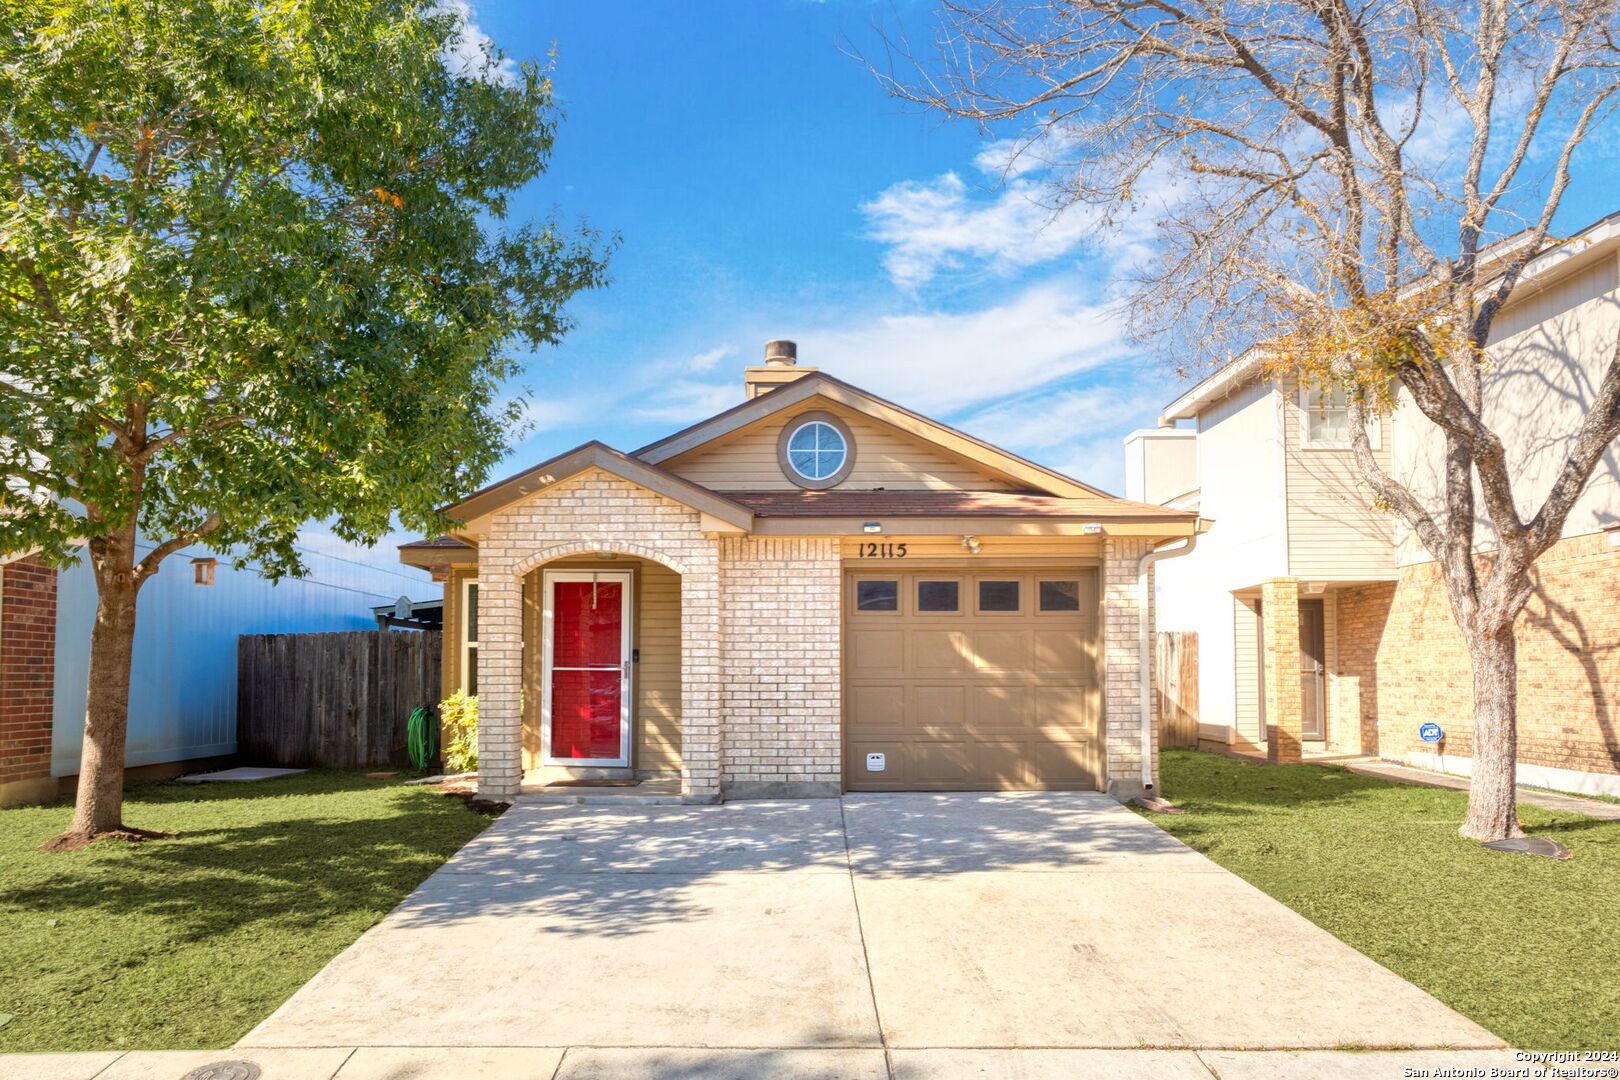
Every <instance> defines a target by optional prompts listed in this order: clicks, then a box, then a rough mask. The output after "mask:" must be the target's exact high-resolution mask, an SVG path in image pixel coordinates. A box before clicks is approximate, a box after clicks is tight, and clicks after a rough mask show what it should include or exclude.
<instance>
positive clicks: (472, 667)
mask: <svg viewBox="0 0 1620 1080" xmlns="http://www.w3.org/2000/svg"><path fill="white" fill-rule="evenodd" d="M467 696H468V697H476V696H478V650H477V649H468V650H467Z"/></svg>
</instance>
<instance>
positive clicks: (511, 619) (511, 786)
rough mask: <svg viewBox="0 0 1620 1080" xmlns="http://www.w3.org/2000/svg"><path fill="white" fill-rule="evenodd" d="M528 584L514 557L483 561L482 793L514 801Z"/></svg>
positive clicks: (519, 767) (491, 556) (487, 556)
mask: <svg viewBox="0 0 1620 1080" xmlns="http://www.w3.org/2000/svg"><path fill="white" fill-rule="evenodd" d="M522 701H523V585H522V582H521V581H520V580H519V578H518V576H517V574H516V572H515V570H514V567H513V563H512V560H511V559H510V558H509V557H503V554H498V553H495V552H486V553H484V555H483V557H482V558H481V559H480V560H479V566H478V794H479V796H480V797H481V798H485V799H495V800H504V801H510V800H511V799H514V798H516V797H517V795H518V791H519V789H520V788H521V786H522V784H523V709H522Z"/></svg>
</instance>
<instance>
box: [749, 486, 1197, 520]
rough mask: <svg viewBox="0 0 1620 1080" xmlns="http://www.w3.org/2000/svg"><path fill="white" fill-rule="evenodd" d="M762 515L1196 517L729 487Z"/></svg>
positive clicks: (1023, 495) (1109, 503)
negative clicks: (746, 489)
mask: <svg viewBox="0 0 1620 1080" xmlns="http://www.w3.org/2000/svg"><path fill="white" fill-rule="evenodd" d="M725 494H726V497H727V498H728V499H730V500H731V501H732V502H736V503H741V504H742V505H743V506H746V507H748V509H750V510H752V511H753V512H754V513H755V514H758V515H759V516H761V517H1057V518H1086V519H1092V520H1098V521H1101V520H1113V521H1118V520H1121V519H1136V518H1146V519H1152V520H1171V521H1175V520H1181V519H1190V518H1194V517H1196V516H1197V515H1196V514H1195V513H1192V512H1189V511H1182V510H1167V509H1166V508H1164V507H1162V506H1152V505H1150V504H1148V503H1139V502H1131V501H1130V500H1128V499H1113V498H1097V499H1064V498H1059V497H1057V496H1055V495H1042V494H1039V493H1036V492H1025V491H728V492H726V493H725Z"/></svg>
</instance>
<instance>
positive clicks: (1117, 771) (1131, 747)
mask: <svg viewBox="0 0 1620 1080" xmlns="http://www.w3.org/2000/svg"><path fill="white" fill-rule="evenodd" d="M1147 547H1148V542H1147V541H1146V540H1139V539H1137V538H1136V537H1132V536H1111V537H1108V538H1107V539H1105V540H1104V541H1103V565H1102V591H1103V595H1102V620H1103V625H1102V633H1103V688H1102V689H1103V742H1104V746H1103V750H1104V757H1105V760H1106V761H1107V765H1108V793H1109V794H1110V795H1114V796H1116V797H1117V798H1122V799H1123V798H1130V797H1131V796H1133V795H1137V794H1140V793H1141V790H1142V714H1141V702H1142V682H1141V678H1142V663H1141V651H1140V649H1141V639H1140V637H1139V634H1140V628H1141V625H1142V619H1143V618H1145V617H1147V612H1145V611H1143V610H1142V602H1141V595H1142V593H1141V583H1140V581H1139V579H1138V577H1137V573H1136V566H1137V562H1138V560H1140V559H1141V557H1142V555H1143V553H1144V552H1146V551H1147ZM1155 775H1157V769H1155Z"/></svg>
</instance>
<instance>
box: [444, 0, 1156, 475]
mask: <svg viewBox="0 0 1620 1080" xmlns="http://www.w3.org/2000/svg"><path fill="white" fill-rule="evenodd" d="M896 10H898V13H899V14H900V15H901V16H902V17H904V16H906V15H907V14H908V10H907V6H906V5H901V6H900V8H899V9H895V8H892V7H890V6H889V5H887V4H875V3H874V4H864V3H811V2H807V0H747V2H705V3H704V4H702V5H688V4H675V3H657V2H648V0H642V2H635V3H619V2H606V3H589V4H585V3H549V4H545V5H543V6H542V5H536V4H532V3H516V2H507V3H497V2H494V0H484V2H481V3H479V4H478V5H477V7H476V15H475V17H476V19H477V22H478V24H479V26H480V28H481V29H482V30H483V31H484V32H485V33H487V34H488V35H489V36H490V37H491V38H493V39H494V40H495V41H497V42H498V43H499V44H500V45H501V46H502V47H503V48H505V49H506V50H507V51H508V52H509V53H512V54H514V55H517V56H530V55H542V54H544V53H545V52H546V51H547V50H548V49H549V48H550V47H551V44H552V42H553V41H555V42H556V48H557V57H556V87H557V93H558V97H559V99H560V101H561V103H562V105H563V107H564V109H565V111H566V119H565V121H564V123H563V126H562V129H561V132H560V135H559V138H558V140H557V145H556V157H555V160H554V163H553V166H552V168H551V170H550V172H549V173H548V174H547V175H546V176H545V177H543V178H542V179H541V180H539V181H538V182H536V183H535V184H533V185H532V186H531V188H530V189H529V190H527V191H525V192H524V194H523V197H522V198H520V199H519V200H517V201H516V203H515V204H514V213H515V214H517V215H536V216H539V215H545V214H547V213H550V212H551V211H552V210H553V208H555V209H556V211H557V212H558V213H559V214H560V215H561V216H562V217H563V218H564V219H565V220H566V219H568V218H575V217H577V218H583V219H586V220H588V221H590V222H591V223H592V224H593V225H595V226H597V227H600V228H603V229H611V230H615V231H617V232H619V233H620V234H622V236H623V247H622V248H621V249H620V251H619V253H618V255H617V257H616V258H615V260H614V262H613V267H612V273H613V278H614V282H613V284H612V286H610V287H609V288H607V289H605V290H601V291H599V292H596V293H593V294H590V295H587V296H584V297H581V298H580V299H578V300H576V301H575V302H574V303H573V304H572V305H571V308H570V310H571V312H572V314H573V316H574V317H575V319H576V320H577V322H578V326H577V328H576V329H575V330H574V331H573V332H572V333H571V334H570V335H569V337H568V339H567V341H566V342H565V343H564V344H563V346H562V347H561V348H558V349H555V350H548V351H546V352H543V353H541V354H539V355H536V356H534V357H533V358H532V359H531V360H530V361H529V365H528V375H527V378H526V379H525V380H523V381H524V383H525V384H526V385H527V386H528V387H529V389H530V390H531V391H532V392H533V395H534V397H533V400H532V404H531V407H530V417H531V419H532V420H533V422H534V424H535V427H536V429H535V431H534V433H533V434H532V435H530V436H529V437H528V438H527V439H526V440H525V441H524V442H523V443H522V444H521V445H520V446H519V447H518V448H517V450H516V452H515V454H514V455H513V459H512V460H511V462H509V464H511V465H512V466H514V467H517V466H520V465H522V464H525V463H529V462H533V461H536V460H540V459H542V458H544V457H547V456H550V455H551V454H554V453H557V452H560V451H562V450H566V449H568V448H570V447H572V446H575V445H577V444H579V443H581V442H584V441H586V440H587V439H592V438H599V439H602V440H603V441H604V442H607V443H609V444H611V445H613V446H616V447H618V448H620V449H624V450H630V449H634V448H635V447H637V446H640V445H642V444H644V443H646V442H650V441H652V440H653V439H655V438H657V437H659V436H661V435H663V434H667V433H668V432H670V431H672V430H675V429H677V428H680V427H683V426H685V425H686V424H689V423H692V422H693V421H696V420H700V419H702V418H703V417H705V416H708V415H711V414H713V413H715V412H717V411H719V410H720V409H722V408H726V407H729V406H730V405H733V404H735V403H737V402H738V401H740V400H741V395H742V368H743V367H744V366H745V365H746V364H749V363H758V362H759V357H760V355H761V353H762V351H763V347H764V343H765V341H766V340H767V339H770V338H774V337H785V338H791V339H794V340H796V341H798V342H799V356H800V362H801V363H802V364H813V365H816V366H819V367H820V368H822V369H823V370H825V371H827V372H829V373H831V374H834V375H837V376H839V377H840V378H843V379H846V380H848V381H850V382H853V383H855V384H857V385H859V386H863V387H865V388H867V389H869V390H872V391H874V392H875V393H878V394H882V395H884V396H886V397H891V398H894V399H895V400H897V401H899V402H901V403H903V404H906V405H908V406H910V407H912V408H916V409H918V410H920V411H922V412H925V413H928V414H930V415H933V416H936V417H937V418H939V419H943V420H946V421H948V422H950V423H953V424H957V425H958V426H962V427H964V428H966V429H967V430H969V431H971V432H973V433H974V434H976V435H980V436H982V437H984V438H988V439H991V440H992V441H997V442H1000V443H1004V444H1005V445H1007V446H1008V447H1009V448H1010V449H1013V450H1016V451H1019V452H1021V453H1025V454H1027V455H1029V456H1031V457H1034V458H1036V459H1038V460H1041V461H1042V462H1044V463H1047V464H1050V465H1053V466H1056V467H1058V468H1061V469H1066V470H1072V471H1075V472H1077V473H1080V474H1082V475H1083V476H1084V478H1085V479H1087V480H1091V481H1093V482H1096V483H1098V484H1100V485H1102V486H1104V487H1110V488H1113V487H1118V486H1119V484H1120V477H1121V473H1122V465H1121V461H1122V452H1121V450H1120V448H1119V439H1120V436H1121V435H1123V434H1124V433H1125V432H1126V431H1128V430H1129V429H1130V428H1132V427H1134V426H1137V425H1139V424H1142V423H1151V421H1152V420H1153V418H1154V416H1155V407H1156V406H1158V405H1160V404H1162V403H1163V401H1164V400H1166V399H1167V393H1166V389H1165V388H1166V387H1167V386H1168V380H1167V379H1165V378H1163V377H1161V376H1160V375H1159V373H1158V372H1147V373H1145V372H1143V371H1142V370H1141V369H1140V367H1139V365H1137V364H1135V363H1134V362H1133V361H1132V359H1131V357H1130V355H1129V353H1128V352H1127V351H1126V350H1125V349H1124V348H1123V347H1122V346H1121V345H1120V343H1119V341H1118V335H1117V332H1116V330H1115V329H1114V326H1115V320H1113V319H1110V318H1108V317H1107V316H1106V315H1105V314H1104V313H1103V312H1102V311H1100V310H1098V308H1097V306H1096V305H1097V304H1098V302H1099V301H1100V300H1101V298H1102V297H1101V293H1102V287H1103V286H1104V284H1105V283H1104V282H1102V281H1098V280H1096V279H1095V278H1094V277H1093V276H1090V275H1088V274H1087V265H1086V260H1085V258H1084V257H1083V255H1082V254H1081V253H1080V252H1079V251H1078V250H1077V249H1076V248H1075V246H1074V242H1073V241H1074V237H1075V229H1074V228H1073V227H1072V226H1070V225H1067V224H1065V223H1060V224H1059V225H1057V226H1054V227H1053V228H1051V229H1046V228H1043V226H1045V225H1046V223H1047V219H1048V214H1047V212H1046V211H1045V210H1044V209H1043V208H1041V207H1040V206H1039V205H1038V204H1037V203H1036V202H1035V201H1034V200H1033V199H1031V198H1030V197H1029V194H1028V193H1027V192H1025V190H1024V189H1023V187H1022V186H1020V187H1019V188H1018V190H1017V191H1013V190H1011V189H1008V188H1000V189H999V190H993V189H997V188H998V187H999V183H1000V168H999V166H995V165H988V164H987V169H988V171H986V170H985V169H981V168H980V167H979V166H978V165H976V164H975V159H976V158H977V157H978V156H979V155H980V154H981V153H982V152H983V151H984V150H985V147H986V144H985V143H984V142H983V141H982V140H981V139H980V138H979V136H978V133H977V132H975V131H974V130H972V129H971V128H970V127H969V126H966V125H956V124H941V123H940V121H939V120H938V118H936V117H934V116H927V115H921V114H919V113H918V112H916V111H914V110H912V111H908V110H906V109H904V108H902V106H901V105H900V104H899V103H898V102H896V101H894V100H893V99H891V98H889V97H887V96H886V95H885V94H884V93H883V92H882V90H881V89H880V88H879V86H878V85H877V82H876V80H875V79H874V78H873V77H872V76H871V75H870V74H869V73H868V72H867V71H866V70H865V69H864V68H863V67H862V66H861V64H859V63H858V62H857V61H856V60H854V59H852V58H851V57H850V56H848V55H846V54H845V52H844V51H843V48H844V47H845V46H846V45H847V46H853V47H858V48H865V49H870V48H872V47H874V46H875V45H876V34H875V32H874V30H873V28H872V26H873V21H874V20H875V19H878V18H893V17H894V15H895V14H896ZM697 12H701V17H698V16H697V15H696V14H695V13H697ZM911 14H915V15H917V16H918V17H919V18H920V17H921V16H922V15H923V14H925V9H924V8H922V7H920V6H918V7H917V8H916V9H915V11H914V12H911ZM1143 382H1146V383H1148V384H1149V386H1150V387H1151V390H1147V391H1145V392H1144V390H1143V387H1142V386H1141V384H1142V383H1143ZM1127 388H1129V389H1128V390H1127Z"/></svg>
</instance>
